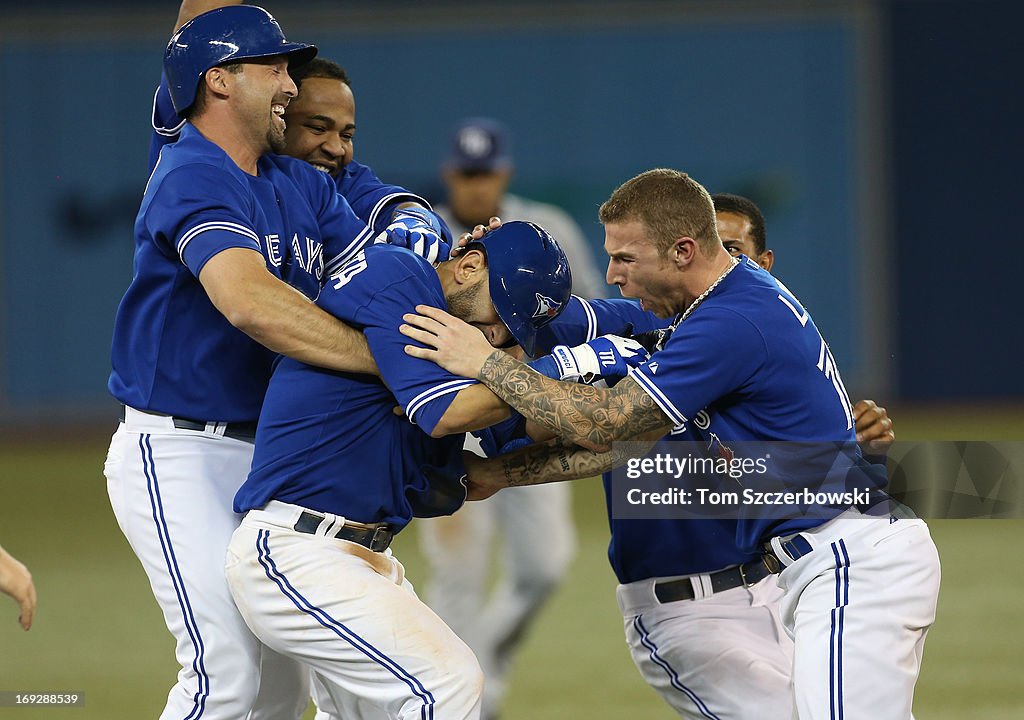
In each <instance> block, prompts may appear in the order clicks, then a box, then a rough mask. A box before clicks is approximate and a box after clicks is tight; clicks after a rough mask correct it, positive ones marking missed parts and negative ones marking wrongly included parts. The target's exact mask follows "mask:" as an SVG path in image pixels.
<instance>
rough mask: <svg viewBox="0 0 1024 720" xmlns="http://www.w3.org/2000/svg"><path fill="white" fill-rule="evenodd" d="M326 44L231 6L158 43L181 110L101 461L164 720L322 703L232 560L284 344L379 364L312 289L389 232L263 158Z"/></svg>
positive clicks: (332, 360)
mask: <svg viewBox="0 0 1024 720" xmlns="http://www.w3.org/2000/svg"><path fill="white" fill-rule="evenodd" d="M315 53H316V48H315V47H313V46H310V45H304V44H300V43H292V42H289V41H288V40H287V39H286V38H285V37H284V34H283V33H282V31H281V28H280V27H279V25H278V24H277V23H276V21H275V20H274V19H273V18H272V17H271V16H270V14H269V13H267V12H266V11H265V10H263V9H262V8H259V7H256V6H230V7H224V8H219V9H216V10H213V11H210V12H207V13H203V14H201V15H198V16H196V17H195V18H193V19H191V20H190V21H189V22H187V23H185V24H184V25H182V26H181V27H180V28H179V30H178V32H177V33H175V35H174V36H173V37H172V39H171V41H170V43H169V44H168V46H167V50H166V52H165V56H164V73H165V79H166V85H167V88H168V92H169V97H170V99H171V101H172V103H173V108H174V111H175V113H177V114H178V115H179V116H180V117H181V118H183V122H182V123H181V127H180V128H179V136H180V137H179V139H178V140H177V142H175V143H174V144H171V145H167V146H166V147H165V148H163V149H162V150H161V152H160V154H159V156H158V161H157V163H156V167H155V169H154V170H153V173H152V175H151V177H150V179H149V182H148V184H147V186H146V191H145V194H144V197H143V201H142V206H141V209H140V211H139V215H138V218H137V220H136V225H135V263H134V265H135V268H134V276H133V278H132V282H131V284H130V286H129V288H128V290H127V292H126V293H125V296H124V298H123V299H122V301H121V304H120V306H119V308H118V313H117V317H116V320H115V327H114V337H113V348H112V365H113V370H112V373H111V376H110V380H109V389H110V391H111V393H112V394H113V395H114V396H115V397H116V398H117V399H118V400H119V401H120V402H121V403H123V404H124V410H123V418H122V422H121V424H120V425H119V426H118V429H117V431H116V432H115V434H114V436H113V438H112V440H111V445H110V449H109V452H108V455H107V460H106V465H105V468H104V471H105V474H106V477H107V482H108V492H109V495H110V501H111V506H112V508H113V510H114V514H115V516H116V518H117V520H118V524H119V525H120V527H121V529H122V531H123V532H124V534H125V536H126V538H127V539H128V541H129V543H130V544H131V546H132V549H133V550H134V551H135V553H136V555H137V556H138V557H139V560H140V561H141V563H142V565H143V567H144V569H145V570H146V573H147V576H148V577H149V580H150V584H151V586H152V588H153V592H154V595H155V596H156V598H157V601H158V603H159V604H160V606H161V608H162V610H163V613H164V618H165V621H166V623H167V626H168V628H169V630H170V631H171V633H172V634H173V635H174V637H175V639H176V643H177V647H176V656H177V659H178V661H179V663H180V665H181V670H180V671H179V674H178V681H177V684H176V685H175V686H174V687H173V688H172V689H171V691H170V693H169V695H168V698H167V704H166V706H165V709H164V711H163V714H162V717H163V718H186V717H188V718H198V717H204V718H240V717H251V718H253V719H254V720H255V719H257V718H289V717H299V716H300V715H301V714H302V712H303V711H304V710H305V707H306V705H307V704H308V698H309V693H308V688H307V685H308V671H307V670H306V669H304V668H301V667H300V666H299V665H298V664H297V663H295V662H294V661H292V660H290V659H287V658H284V657H282V656H279V655H277V654H276V653H273V652H272V651H270V650H269V649H267V648H265V647H263V646H262V645H261V644H260V643H259V642H258V641H257V640H256V638H254V637H253V636H252V634H251V633H250V632H249V630H248V628H246V626H245V623H244V621H243V620H242V619H241V617H240V616H239V615H238V612H237V610H236V609H235V607H234V603H233V601H232V599H231V596H230V593H229V592H228V589H227V584H226V582H225V580H224V575H223V556H224V552H225V551H226V548H227V543H228V540H229V538H230V535H231V533H232V532H233V531H234V529H235V527H236V526H237V524H238V520H239V516H237V515H236V514H235V513H233V512H232V511H231V502H232V498H233V496H234V493H235V492H236V491H237V489H238V487H239V485H240V484H241V483H242V481H243V480H244V478H245V476H246V474H247V473H248V470H249V467H250V463H251V458H252V443H253V440H254V434H255V423H256V419H257V418H258V416H259V412H260V407H261V405H262V400H263V395H264V393H265V391H266V385H267V382H268V381H269V377H270V373H271V366H272V363H273V360H274V357H275V355H276V353H278V352H281V353H284V354H286V355H289V356H293V357H297V358H300V359H302V360H304V361H306V362H310V363H315V364H318V365H322V366H325V367H329V368H332V369H334V370H339V371H341V370H347V371H362V372H374V371H375V365H374V363H373V360H372V357H371V356H370V355H369V352H368V349H367V346H366V344H365V338H363V336H362V334H361V333H359V332H358V331H355V330H353V329H351V328H348V327H346V326H345V325H344V324H343V323H341V322H339V321H338V320H337V319H336V318H334V317H332V316H330V315H329V314H327V313H326V312H324V311H323V310H320V309H319V308H317V307H316V306H315V305H314V304H313V303H312V302H311V298H313V297H316V295H317V294H318V293H319V291H320V286H321V283H322V280H323V278H325V277H326V276H327V275H328V274H329V273H330V268H331V266H332V262H334V263H335V265H336V266H340V265H342V264H344V263H345V262H347V261H348V260H350V259H351V258H352V257H354V256H355V254H356V253H358V252H359V251H360V250H361V249H362V247H364V246H365V245H366V244H368V243H370V242H372V240H373V239H374V237H376V236H377V235H378V233H377V232H376V229H374V228H371V227H369V226H367V225H366V223H365V222H363V221H362V220H361V219H360V218H358V217H357V216H356V215H355V214H354V212H353V211H352V209H351V208H350V207H349V206H348V204H347V203H346V201H345V200H344V198H343V197H341V196H340V195H339V194H338V193H337V191H336V187H335V185H334V183H333V182H332V181H331V179H329V178H328V177H327V176H326V175H324V174H323V173H321V172H317V171H316V170H315V169H313V168H312V167H311V166H310V165H308V164H307V163H304V162H301V161H299V160H295V159H292V158H286V157H279V156H276V155H271V154H268V153H269V152H270V151H272V150H280V149H281V148H282V147H283V143H284V123H283V121H282V119H281V116H282V114H283V113H284V110H285V107H286V106H287V104H288V102H289V100H290V99H291V98H292V97H294V95H295V93H296V88H295V85H294V83H293V81H292V80H291V79H290V77H289V76H288V73H287V70H288V67H289V65H290V64H292V63H294V64H298V63H301V62H302V61H306V60H309V59H311V58H312V56H313V55H314V54H315ZM406 229H407V228H406ZM398 234H401V233H396V235H398ZM408 238H409V235H408V234H407V233H406V234H404V235H403V237H401V238H399V239H402V240H407V239H408ZM425 245H426V244H425ZM436 249H437V248H436V247H435V250H436ZM261 668H262V671H263V672H262V674H261ZM257 693H258V697H257ZM250 709H251V714H250Z"/></svg>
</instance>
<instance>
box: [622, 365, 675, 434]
mask: <svg viewBox="0 0 1024 720" xmlns="http://www.w3.org/2000/svg"><path fill="white" fill-rule="evenodd" d="M629 376H630V377H631V378H633V380H635V381H636V384H637V385H639V386H640V388H641V389H642V390H643V391H644V392H646V393H647V394H648V395H650V396H651V399H652V400H654V402H655V403H657V405H658V407H660V408H661V410H662V412H664V413H665V414H666V415H668V419H669V420H671V421H672V423H673V424H674V425H676V426H679V425H682V424H683V423H685V422H687V419H686V416H685V415H683V413H681V412H680V411H679V408H677V407H676V406H675V405H673V404H672V401H671V400H669V399H668V397H667V396H666V395H665V394H664V393H663V392H662V391H661V389H660V388H659V387H658V386H657V385H655V384H654V382H653V381H652V380H651V379H650V378H649V377H647V376H646V375H644V373H643V372H642V371H641V370H640V369H639V368H630V369H629Z"/></svg>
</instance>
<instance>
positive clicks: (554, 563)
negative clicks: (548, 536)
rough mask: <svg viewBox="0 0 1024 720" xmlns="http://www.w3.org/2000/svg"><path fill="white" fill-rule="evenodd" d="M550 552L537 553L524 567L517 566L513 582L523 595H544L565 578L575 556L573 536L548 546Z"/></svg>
mask: <svg viewBox="0 0 1024 720" xmlns="http://www.w3.org/2000/svg"><path fill="white" fill-rule="evenodd" d="M548 549H549V550H550V552H546V553H544V554H543V555H537V556H536V557H535V558H534V559H533V561H532V562H530V563H529V564H528V565H526V566H525V567H521V568H518V570H517V572H516V576H515V578H514V579H513V583H514V584H515V586H516V590H517V592H520V593H522V594H524V595H531V596H538V597H546V596H547V595H549V594H550V593H552V592H553V591H554V590H555V588H557V587H558V585H559V584H560V583H561V582H562V581H563V580H564V579H565V576H566V574H567V573H568V572H569V567H570V565H572V561H573V559H574V558H575V557H576V542H575V538H572V537H570V538H568V539H567V540H566V541H564V542H561V543H558V544H557V545H552V546H549V548H548Z"/></svg>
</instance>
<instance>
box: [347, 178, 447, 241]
mask: <svg viewBox="0 0 1024 720" xmlns="http://www.w3.org/2000/svg"><path fill="white" fill-rule="evenodd" d="M338 192H339V193H341V194H342V195H343V196H344V197H345V199H346V200H347V201H348V204H349V205H350V206H351V207H352V210H353V211H354V212H355V214H356V215H357V216H358V217H359V219H361V220H362V221H363V222H365V223H366V224H367V225H369V226H370V227H371V228H373V230H374V233H375V234H376V233H379V232H381V231H383V230H384V228H386V227H387V226H388V225H389V224H390V223H391V214H392V212H393V211H394V207H395V205H397V204H399V203H406V202H415V203H419V204H421V205H423V206H424V207H428V208H429V207H430V204H429V203H428V202H427V201H426V200H424V199H423V198H421V197H420V196H418V195H415V194H414V193H411V192H409V191H408V190H406V189H405V188H403V187H401V186H399V185H388V184H385V183H384V182H382V181H381V180H380V178H378V177H377V175H376V174H375V173H374V172H373V170H372V169H370V167H369V166H367V165H362V164H360V163H357V162H354V161H353V162H350V163H349V164H348V165H346V166H345V171H344V173H343V174H342V175H341V176H340V177H339V178H338Z"/></svg>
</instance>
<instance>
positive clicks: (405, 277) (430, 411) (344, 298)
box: [317, 245, 476, 433]
mask: <svg viewBox="0 0 1024 720" xmlns="http://www.w3.org/2000/svg"><path fill="white" fill-rule="evenodd" d="M317 304H318V305H320V306H321V307H323V308H324V309H325V310H327V311H328V312H330V313H331V314H333V315H335V316H336V317H338V318H340V319H342V320H345V321H348V322H351V323H352V324H353V325H354V326H356V327H359V328H360V329H362V331H363V333H364V335H365V336H366V340H367V342H368V343H369V345H370V352H371V353H372V354H373V357H374V359H375V360H376V361H377V366H378V367H379V368H380V370H381V375H382V379H383V380H384V383H385V384H386V385H387V387H388V389H389V390H390V391H391V393H392V394H393V395H394V396H395V398H396V399H397V400H398V404H399V405H401V406H402V408H403V409H404V410H405V414H406V417H408V418H409V420H410V421H411V422H413V423H415V424H417V425H419V426H420V427H421V428H422V429H423V430H424V431H425V432H427V433H430V432H431V431H432V430H433V429H434V427H435V426H436V425H437V423H438V421H440V419H441V417H442V416H443V415H444V413H445V411H447V409H448V406H449V405H451V402H452V400H453V399H454V398H455V395H456V393H458V392H459V391H460V390H462V389H463V388H465V387H468V386H470V385H474V384H476V381H475V380H470V379H468V378H464V377H460V376H458V375H452V374H451V373H449V372H448V371H447V370H444V369H442V368H441V367H440V366H438V365H436V364H435V363H432V362H430V361H429V360H422V359H419V358H414V357H412V356H410V355H407V354H406V353H405V346H406V345H409V344H415V341H413V340H411V339H410V338H408V337H406V336H405V335H403V334H402V333H401V332H399V330H398V327H399V325H401V323H402V315H403V314H405V313H408V312H413V309H414V308H415V307H416V306H417V305H432V306H434V307H440V308H444V309H446V308H447V304H446V303H445V299H444V295H443V294H442V291H441V283H440V281H439V280H438V279H437V274H436V272H435V271H434V269H433V268H432V267H431V266H430V265H429V264H428V263H427V262H426V261H425V260H423V259H422V258H419V257H417V256H416V255H414V254H413V253H412V252H410V251H408V250H404V249H401V248H392V247H390V246H384V245H379V246H374V247H372V248H368V249H367V250H366V251H365V252H361V253H359V254H358V255H357V256H356V258H354V259H353V260H352V261H351V262H350V263H349V264H347V265H346V266H345V267H343V268H342V269H341V270H340V271H339V272H338V273H336V274H335V275H333V276H332V277H330V278H329V279H328V281H327V283H326V285H325V286H324V289H323V290H322V291H321V293H320V297H319V298H318V300H317Z"/></svg>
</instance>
